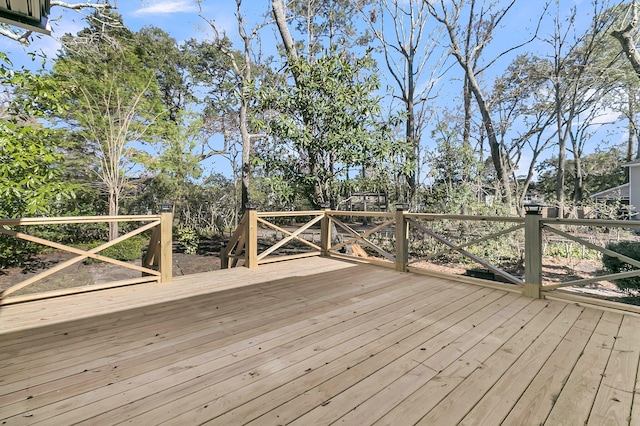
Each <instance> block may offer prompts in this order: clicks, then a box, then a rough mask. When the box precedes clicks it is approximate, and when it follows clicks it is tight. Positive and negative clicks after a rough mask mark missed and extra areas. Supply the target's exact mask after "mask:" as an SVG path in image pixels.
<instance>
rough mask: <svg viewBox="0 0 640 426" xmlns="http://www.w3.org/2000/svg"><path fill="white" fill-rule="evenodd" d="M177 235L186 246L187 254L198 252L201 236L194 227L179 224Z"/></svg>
mask: <svg viewBox="0 0 640 426" xmlns="http://www.w3.org/2000/svg"><path fill="white" fill-rule="evenodd" d="M175 236H176V240H178V242H179V243H180V244H181V245H182V247H184V252H185V253H186V254H196V252H197V251H198V243H199V242H200V237H199V236H198V233H197V232H196V231H195V230H194V229H192V228H187V227H186V226H178V227H177V228H176V230H175Z"/></svg>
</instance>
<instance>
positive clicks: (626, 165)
mask: <svg viewBox="0 0 640 426" xmlns="http://www.w3.org/2000/svg"><path fill="white" fill-rule="evenodd" d="M634 166H640V158H638V159H637V160H633V161H631V162H629V163H626V164H623V165H622V167H634Z"/></svg>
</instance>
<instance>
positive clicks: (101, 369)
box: [0, 258, 640, 425]
mask: <svg viewBox="0 0 640 426" xmlns="http://www.w3.org/2000/svg"><path fill="white" fill-rule="evenodd" d="M639 340H640V318H638V317H637V316H633V315H629V314H625V313H624V312H622V311H620V312H616V311H612V310H608V311H605V310H599V309H597V308H593V307H583V306H576V305H575V304H570V303H566V302H563V301H549V300H533V299H528V298H524V297H522V296H520V294H519V293H517V292H509V291H506V290H502V289H495V288H488V287H482V286H478V285H471V284H463V283H460V282H455V281H452V280H447V279H444V278H436V277H428V276H423V275H416V274H412V273H400V272H397V271H394V270H391V269H386V268H381V267H377V266H373V265H365V264H354V263H349V262H344V261H337V260H332V259H326V258H306V259H299V260H295V261H289V262H280V263H272V264H268V265H264V266H261V267H259V268H257V269H253V270H248V269H246V268H237V269H234V270H224V271H215V272H211V273H204V274H196V275H194V276H185V277H181V278H179V279H176V280H175V281H174V282H173V283H171V284H165V285H159V284H141V285H136V286H130V287H121V288H114V289H109V290H103V291H99V292H92V293H84V294H77V295H73V296H65V297H60V298H56V299H49V300H41V301H34V302H27V303H22V304H16V305H3V306H0V423H2V424H3V425H31V424H76V423H77V424H145V425H146V424H149V425H152V424H160V423H163V424H175V425H190V424H204V423H206V424H209V425H229V424H255V425H277V424H300V425H308V424H314V425H325V424H333V423H335V424H346V425H352V424H358V425H366V424H380V425H383V424H386V425H414V424H425V425H431V424H443V425H448V424H459V423H462V424H548V425H556V424H577V423H579V424H584V423H589V424H620V423H627V422H629V423H631V424H639V423H640V412H638V400H639V398H638V395H637V394H636V392H637V391H636V387H637V386H636V383H637V380H638V366H639V363H640V344H638V341H639Z"/></svg>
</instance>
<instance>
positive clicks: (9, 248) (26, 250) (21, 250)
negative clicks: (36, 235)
mask: <svg viewBox="0 0 640 426" xmlns="http://www.w3.org/2000/svg"><path fill="white" fill-rule="evenodd" d="M38 248H39V247H38V245H37V244H33V243H30V242H28V241H25V240H20V239H18V238H14V237H10V236H8V235H4V234H0V270H1V269H4V268H11V267H14V266H24V265H25V264H26V263H27V262H28V261H29V260H30V259H31V258H32V257H33V256H34V255H35V254H37V253H38Z"/></svg>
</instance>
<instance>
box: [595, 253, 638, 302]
mask: <svg viewBox="0 0 640 426" xmlns="http://www.w3.org/2000/svg"><path fill="white" fill-rule="evenodd" d="M607 248H608V249H609V250H612V251H615V252H616V253H620V254H621V255H624V256H627V257H630V258H632V259H635V260H640V242H637V241H620V242H618V243H610V244H607ZM602 265H603V266H604V269H605V270H606V271H607V272H609V273H612V274H617V273H619V272H627V271H633V270H636V269H638V268H636V267H635V266H632V265H630V264H628V263H626V262H623V261H622V260H620V259H618V258H617V257H614V256H609V255H606V254H605V255H603V256H602ZM615 283H616V285H617V286H618V288H619V289H621V290H624V291H626V292H628V293H630V294H632V295H635V294H634V293H635V292H636V291H638V290H640V276H638V277H631V278H621V279H618V280H615Z"/></svg>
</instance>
